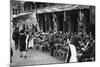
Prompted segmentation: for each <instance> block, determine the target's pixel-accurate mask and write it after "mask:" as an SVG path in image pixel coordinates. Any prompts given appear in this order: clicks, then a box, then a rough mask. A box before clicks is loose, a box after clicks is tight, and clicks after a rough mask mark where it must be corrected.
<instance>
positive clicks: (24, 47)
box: [20, 30, 26, 58]
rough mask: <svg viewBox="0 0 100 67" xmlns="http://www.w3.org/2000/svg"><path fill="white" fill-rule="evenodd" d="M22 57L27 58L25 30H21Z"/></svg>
mask: <svg viewBox="0 0 100 67" xmlns="http://www.w3.org/2000/svg"><path fill="white" fill-rule="evenodd" d="M20 52H21V56H20V57H25V58H26V34H25V31H24V30H21V31H20Z"/></svg>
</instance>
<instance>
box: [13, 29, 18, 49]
mask: <svg viewBox="0 0 100 67" xmlns="http://www.w3.org/2000/svg"><path fill="white" fill-rule="evenodd" d="M12 38H13V40H14V41H15V49H16V50H17V49H18V42H19V31H18V28H15V30H14V32H13V36H12Z"/></svg>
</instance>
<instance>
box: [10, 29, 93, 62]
mask: <svg viewBox="0 0 100 67" xmlns="http://www.w3.org/2000/svg"><path fill="white" fill-rule="evenodd" d="M12 39H13V40H14V42H15V49H16V50H17V49H19V50H20V52H21V56H20V57H25V58H26V57H27V56H26V52H27V50H29V49H33V48H34V49H36V50H38V49H39V48H40V47H41V49H42V50H41V51H48V52H49V53H50V55H51V56H55V55H57V56H60V54H59V52H60V51H59V50H62V51H63V52H65V54H64V57H65V62H70V60H71V56H72V54H73V56H75V57H76V59H77V61H76V62H85V61H94V60H95V39H94V37H93V35H92V33H91V32H90V33H89V34H87V33H83V32H78V33H76V32H74V33H68V32H66V33H62V31H58V32H55V31H49V32H48V33H43V32H35V33H34V32H28V31H25V30H24V29H23V30H21V31H19V30H18V29H17V28H16V29H15V30H14V32H13V35H12ZM70 44H72V45H73V46H74V47H75V49H74V48H73V49H74V50H73V49H71V46H70ZM69 46H70V47H69ZM66 47H67V48H66ZM55 51H58V52H55ZM74 51H75V52H74ZM12 53H13V52H12V49H11V54H12ZM74 53H75V54H74ZM11 56H13V55H11ZM66 58H67V60H66Z"/></svg>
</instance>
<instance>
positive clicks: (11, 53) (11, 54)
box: [10, 48, 13, 63]
mask: <svg viewBox="0 0 100 67" xmlns="http://www.w3.org/2000/svg"><path fill="white" fill-rule="evenodd" d="M12 56H13V50H12V48H10V62H11V63H12Z"/></svg>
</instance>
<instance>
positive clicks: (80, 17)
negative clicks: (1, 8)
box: [10, 0, 96, 67]
mask: <svg viewBox="0 0 100 67" xmlns="http://www.w3.org/2000/svg"><path fill="white" fill-rule="evenodd" d="M95 42H96V41H95V5H84V4H82V5H81V4H70V3H50V2H37V1H28V0H25V1H24V0H22V1H21V0H10V66H11V67H14V66H35V65H49V64H67V63H80V62H83V63H84V62H95Z"/></svg>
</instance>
